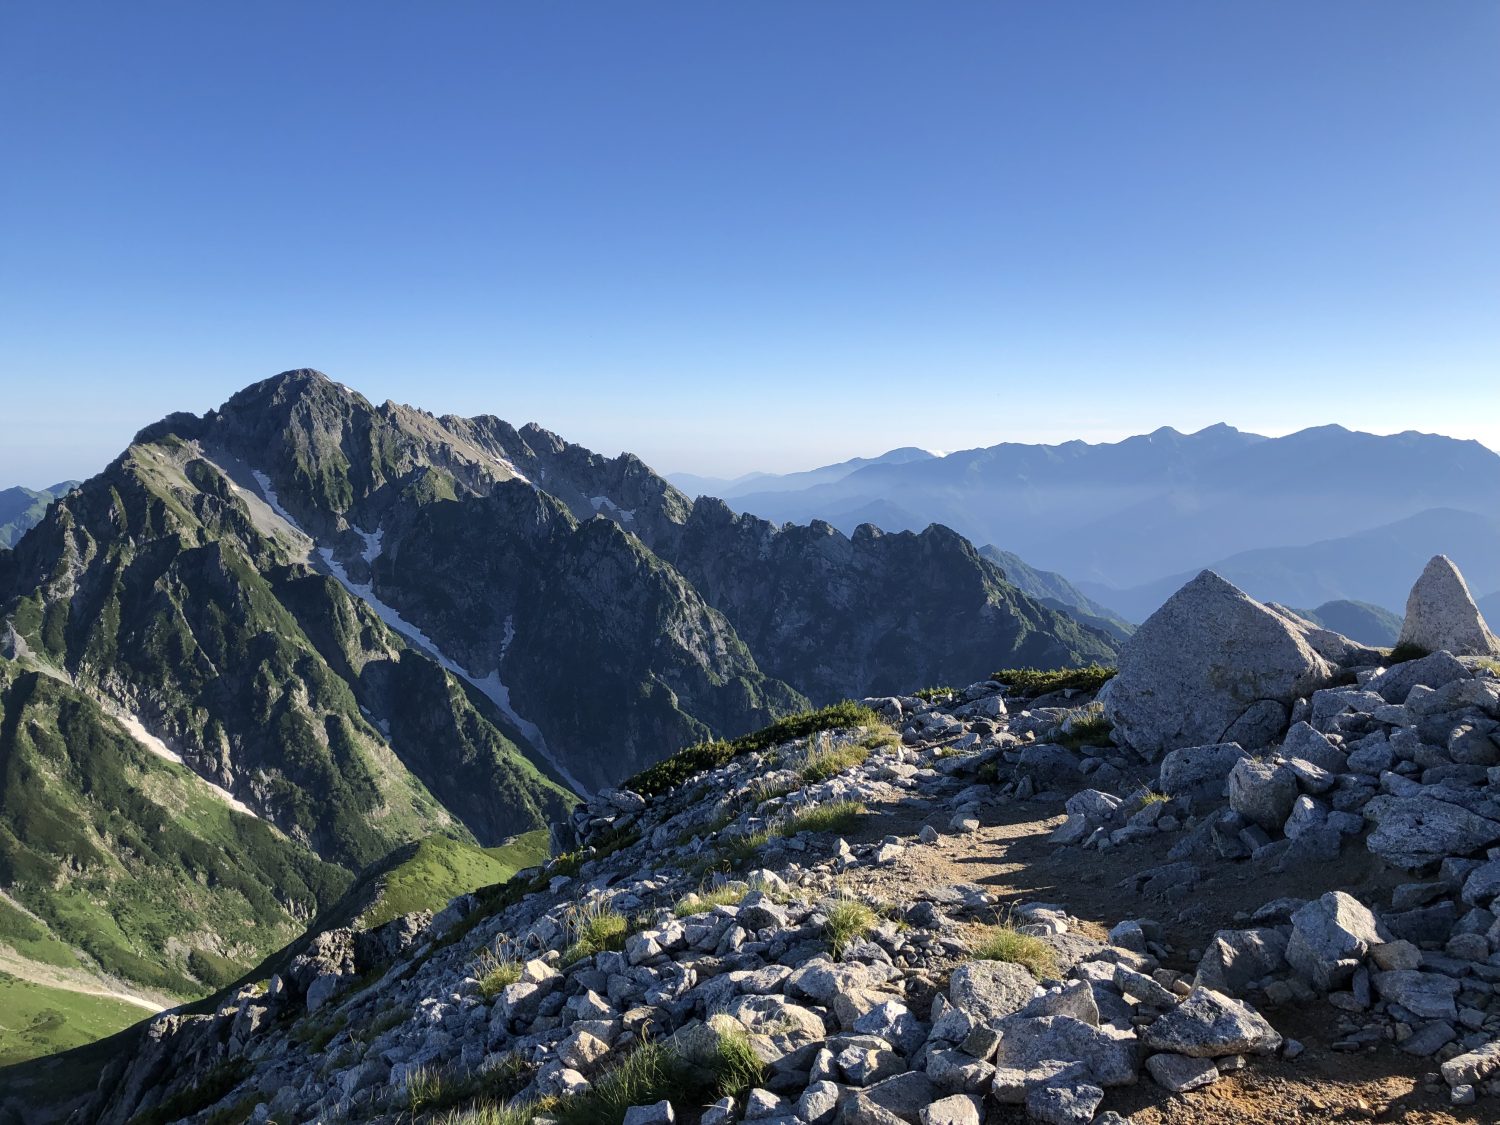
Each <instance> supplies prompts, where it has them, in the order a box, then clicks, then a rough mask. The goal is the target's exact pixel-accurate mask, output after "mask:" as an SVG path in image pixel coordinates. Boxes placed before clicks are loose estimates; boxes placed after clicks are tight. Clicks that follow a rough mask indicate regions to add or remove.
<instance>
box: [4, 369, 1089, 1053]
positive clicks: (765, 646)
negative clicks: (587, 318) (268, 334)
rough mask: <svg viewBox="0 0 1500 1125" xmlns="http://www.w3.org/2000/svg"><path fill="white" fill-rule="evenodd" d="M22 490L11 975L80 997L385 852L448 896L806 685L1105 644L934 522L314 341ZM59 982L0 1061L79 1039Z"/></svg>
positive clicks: (11, 637)
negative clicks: (606, 431)
mask: <svg viewBox="0 0 1500 1125" xmlns="http://www.w3.org/2000/svg"><path fill="white" fill-rule="evenodd" d="M26 499H27V502H28V504H30V505H31V507H32V508H36V507H37V504H36V503H35V500H36V498H35V496H33V495H32V494H27V497H26ZM28 511H30V509H28ZM33 516H34V517H36V518H35V525H34V526H31V527H30V529H29V530H28V531H27V532H26V533H25V534H24V535H23V536H22V537H21V538H20V540H19V541H18V542H17V543H16V544H15V547H14V549H7V548H4V547H0V894H3V896H4V897H3V898H0V972H6V973H8V974H10V975H9V976H7V977H6V978H3V979H0V989H5V990H12V992H9V993H7V995H12V994H16V993H19V992H20V991H21V990H22V989H23V986H24V985H27V984H32V985H35V986H36V987H37V988H44V987H45V988H47V989H54V990H55V988H57V987H60V986H61V985H63V984H68V985H73V986H76V989H75V990H74V991H75V996H74V997H66V998H62V999H66V1000H68V1001H69V1002H70V1003H72V1002H76V997H77V996H81V995H86V994H89V993H91V992H92V991H97V990H102V991H105V992H108V993H111V994H124V995H127V996H129V997H130V998H131V999H132V1000H133V1001H135V1002H137V1003H138V1004H146V1005H148V1006H152V1007H154V1008H158V1009H159V1008H160V1007H162V1006H164V1005H172V1004H175V1003H179V1002H181V1001H183V1000H186V999H191V998H195V997H200V996H203V995H206V994H208V993H210V992H212V991H213V990H215V989H217V988H219V987H221V986H222V985H223V984H224V983H226V982H227V981H233V980H235V979H237V978H238V977H240V976H241V975H242V974H244V973H245V972H247V971H249V970H251V969H252V968H253V967H254V966H256V965H257V964H258V963H259V962H260V961H261V959H262V958H264V957H266V956H268V955H270V954H271V953H273V952H275V951H276V950H277V949H279V948H280V947H281V946H283V945H284V944H285V943H286V942H287V941H288V940H290V939H291V938H292V937H294V936H295V935H296V934H297V933H299V932H300V931H301V929H302V928H303V927H304V926H306V925H307V924H309V923H310V922H311V921H312V920H313V919H315V918H329V917H333V916H334V915H336V914H339V913H345V914H348V913H350V912H351V911H352V912H353V913H354V914H358V913H360V912H361V910H363V907H362V906H361V907H360V909H355V908H354V906H353V905H351V904H350V903H348V902H346V901H345V896H346V894H347V893H350V888H354V889H355V890H356V891H358V890H360V889H362V888H371V887H374V886H375V882H376V881H378V880H379V879H381V878H384V877H385V876H386V875H387V874H388V873H391V872H393V871H394V872H395V874H394V875H392V876H391V877H392V878H393V879H394V880H395V881H396V882H397V883H399V884H400V885H402V886H404V887H407V888H426V889H427V891H428V899H427V902H426V903H425V905H430V906H441V905H442V903H443V902H445V901H446V900H447V898H448V897H451V895H452V894H453V893H456V892H457V891H458V890H463V889H468V888H469V887H472V886H478V885H480V884H481V883H482V882H492V881H494V879H496V878H499V877H500V874H499V872H500V871H501V870H506V871H508V870H514V869H515V867H517V866H525V865H526V864H525V863H516V862H514V861H515V859H516V858H517V855H518V849H517V845H516V843H515V841H516V840H518V839H535V838H536V836H537V834H543V835H544V834H545V833H546V830H547V827H548V825H549V824H550V823H552V822H553V821H555V820H558V819H560V818H562V817H564V816H565V815H566V814H567V811H568V809H569V808H570V807H571V806H572V803H573V802H574V801H575V800H576V799H577V797H578V795H579V794H587V793H590V792H593V791H595V790H598V789H600V788H604V787H608V786H610V785H613V784H615V783H617V782H619V781H620V780H621V779H622V778H624V777H626V776H628V775H630V774H632V773H635V772H637V771H639V770H641V769H644V768H646V767H648V766H650V765H651V764H652V763H654V762H656V761H658V760H659V759H661V758H663V757H665V756H666V755H669V754H671V753H672V752H674V751H676V750H678V749H681V748H682V747H684V746H688V745H693V744H696V743H700V742H705V741H711V740H713V739H717V738H726V737H735V736H738V735H743V734H744V733H746V732H747V731H752V730H755V729H758V728H760V727H763V726H765V725H766V724H767V723H769V722H771V721H773V720H774V719H775V718H777V717H778V716H781V715H785V714H788V713H793V712H797V711H799V710H802V709H804V708H806V707H807V706H808V705H809V703H810V702H811V703H817V704H821V703H832V702H834V701H837V700H840V699H845V698H848V697H851V696H852V697H859V696H863V695H867V694H872V693H881V694H885V693H890V692H893V691H903V690H909V689H910V688H912V687H913V686H916V685H921V684H932V683H946V682H956V681H958V680H960V679H967V678H969V677H971V676H972V675H973V674H974V673H973V672H971V669H975V668H977V669H980V670H987V669H993V668H997V667H1006V666H1012V665H1022V664H1029V665H1037V666H1040V667H1057V666H1062V665H1070V664H1078V663H1086V662H1088V661H1091V660H1109V659H1112V658H1113V655H1114V653H1115V652H1116V641H1115V638H1114V637H1113V636H1111V635H1110V634H1108V633H1107V632H1103V631H1096V630H1093V629H1091V628H1088V627H1086V626H1083V625H1080V624H1079V623H1078V622H1076V621H1074V620H1073V619H1072V618H1070V617H1068V616H1066V615H1065V614H1062V613H1059V612H1057V611H1056V610H1054V609H1052V608H1049V607H1048V606H1046V605H1043V604H1041V603H1040V602H1038V601H1036V600H1035V599H1032V598H1030V597H1028V596H1027V595H1025V594H1024V593H1022V592H1021V591H1020V590H1018V589H1017V588H1016V587H1015V586H1013V585H1011V584H1010V583H1009V582H1007V581H1006V579H1005V575H1004V573H1003V572H1002V571H1001V570H1000V569H999V568H998V567H996V566H994V565H993V564H991V563H989V562H987V561H985V560H984V559H982V558H980V557H979V555H978V554H977V553H976V551H975V550H974V548H973V546H972V545H971V544H969V543H968V542H967V541H965V540H963V539H962V538H960V537H959V536H957V535H955V534H954V533H952V532H951V531H948V530H946V529H944V528H941V527H932V528H929V529H927V530H926V531H924V532H922V533H920V534H913V533H904V534H900V535H883V534H881V533H879V532H877V531H875V530H874V529H873V528H866V529H863V530H861V531H858V532H856V534H854V535H853V536H852V537H850V536H845V535H842V534H840V533H838V532H835V531H834V530H833V529H832V528H830V527H828V526H827V525H813V526H806V527H797V526H790V525H788V526H774V525H771V524H769V523H766V522H765V521H762V520H757V519H755V518H753V517H747V516H736V515H734V514H733V513H731V512H729V511H728V510H727V509H726V508H724V507H723V505H721V504H717V503H715V502H699V503H693V502H692V501H689V500H688V499H687V498H686V497H685V496H683V495H682V494H681V493H680V492H678V491H677V490H676V489H674V488H673V487H672V486H671V485H669V484H668V483H667V482H666V481H665V480H663V479H662V478H660V477H658V476H657V475H656V474H655V473H653V472H652V471H651V470H650V469H649V468H647V467H646V466H645V465H644V464H642V463H641V462H640V461H639V460H638V459H637V458H635V457H632V456H630V455H628V454H626V455H622V456H620V457H617V458H604V457H600V456H598V455H596V454H593V453H591V452H590V451H588V450H586V449H583V448H582V447H579V446H576V445H571V444H569V443H568V442H566V441H564V440H563V439H561V438H559V437H558V436H556V435H555V434H551V433H548V432H547V431H545V430H543V429H541V428H540V427H537V426H534V425H532V426H525V427H522V428H521V429H516V428H514V427H512V426H510V425H509V424H507V423H505V422H503V421H501V420H499V419H497V418H493V417H482V418H474V419H466V418H457V417H452V416H447V417H442V418H439V417H435V416H434V415H432V414H429V413H426V412H424V411H421V410H417V409H414V408H412V407H407V406H400V405H397V404H395V403H385V404H383V405H380V406H376V405H374V404H372V403H370V402H369V401H368V400H366V399H364V398H363V397H362V396H360V395H358V394H357V393H355V392H354V391H351V390H349V389H348V388H347V387H344V386H342V385H340V384H338V383H335V382H333V381H332V380H330V379H328V378H326V377H325V376H323V375H320V374H318V373H317V372H312V371H294V372H286V373H283V374H282V375H279V376H277V377H275V378H272V379H268V380H265V381H263V382H261V383H257V384H255V385H254V386H252V387H249V388H246V389H245V390H244V391H242V392H240V393H239V394H236V395H235V396H233V397H232V398H231V399H230V400H229V401H228V402H226V403H225V404H224V405H223V406H222V407H221V408H220V409H219V410H217V411H212V412H210V413H209V414H207V415H206V416H203V417H198V416H194V415H187V414H175V415H171V416H169V417H168V418H165V419H163V420H162V421H161V422H159V423H157V424H155V425H153V426H151V427H148V429H147V430H146V431H144V432H142V433H141V434H139V435H138V436H137V440H136V441H135V442H134V443H133V444H132V445H131V446H130V447H129V448H128V449H127V450H126V451H125V452H124V453H122V454H121V455H120V457H119V458H117V459H116V460H115V461H114V462H113V463H112V464H110V465H109V466H108V467H107V468H106V469H105V470H104V471H103V472H102V473H100V474H99V475H98V476H96V477H94V478H92V479H91V480H89V481H86V482H84V483H83V484H81V485H79V486H78V487H76V488H73V489H71V490H68V491H67V492H66V494H65V495H62V496H60V497H57V498H55V499H53V501H52V502H51V503H50V504H48V505H43V506H41V508H40V510H39V511H31V513H30V516H28V518H31V517H33ZM422 843H425V844H426V847H425V848H422V847H419V844H422ZM496 850H499V851H500V852H501V853H502V854H501V855H499V856H495V855H490V854H488V853H490V852H492V851H496ZM237 860H238V861H241V863H242V870H239V871H235V862H236V861H237ZM526 862H529V860H527V861H526ZM413 864H415V868H413ZM397 869H400V870H397ZM414 870H420V872H421V875H420V877H418V876H417V875H415V874H414V873H413V872H414ZM287 871H290V872H292V873H293V874H290V875H285V876H284V877H283V875H281V874H278V872H287ZM466 880H476V881H468V882H466ZM403 901H404V902H406V903H407V904H408V909H412V908H416V907H417V906H421V905H424V903H423V902H422V901H421V899H420V897H418V896H415V895H414V893H413V894H412V895H405V896H403ZM78 990H85V991H78ZM32 999H33V1000H35V998H34V997H33V998H32ZM58 999H59V998H57V997H56V996H53V994H52V992H49V993H48V999H47V1000H46V1002H45V1003H43V1002H42V1001H40V1000H37V1001H36V1002H35V1003H32V1001H31V1000H28V1010H30V1008H35V1009H37V1010H36V1011H35V1012H34V1013H33V1014H32V1015H29V1016H27V1017H26V1018H25V1019H19V1018H18V1019H15V1020H13V1021H0V1060H8V1059H11V1058H14V1057H16V1053H17V1052H18V1051H19V1050H20V1049H21V1047H20V1046H19V1045H18V1040H24V1041H25V1043H26V1044H27V1046H26V1049H27V1050H29V1051H31V1052H33V1053H39V1052H41V1051H42V1050H44V1049H45V1047H46V1046H47V1045H48V1044H49V1043H53V1044H58V1043H68V1044H70V1045H71V1043H73V1042H75V1041H76V1039H77V1036H75V1035H73V1034H72V1033H71V1032H67V1031H66V1029H64V1033H59V1034H57V1035H54V1031H55V1030H56V1028H57V1025H58V1023H59V1021H60V1020H61V1021H66V1020H67V1019H72V1018H73V1017H69V1016H66V1015H65V1013H64V1012H63V1007H62V1006H60V1005H59V1003H54V1002H53V1001H54V1000H58ZM49 1013H53V1014H51V1015H49ZM134 1014H135V1012H134V1011H133V1010H131V1011H126V1012H125V1013H123V1014H122V1013H121V1012H119V1011H118V1010H111V1012H110V1013H109V1017H110V1019H111V1020H113V1021H114V1022H113V1024H112V1025H111V1026H116V1027H117V1026H119V1025H120V1024H119V1021H120V1020H122V1019H124V1018H126V1017H127V1016H130V1015H134ZM101 1018H102V1017H101ZM74 1022H75V1023H80V1022H81V1021H79V1020H74ZM90 1026H91V1027H94V1028H95V1030H96V1032H97V1030H98V1029H99V1028H100V1027H102V1026H103V1025H101V1024H98V1022H97V1021H95V1022H92V1023H90Z"/></svg>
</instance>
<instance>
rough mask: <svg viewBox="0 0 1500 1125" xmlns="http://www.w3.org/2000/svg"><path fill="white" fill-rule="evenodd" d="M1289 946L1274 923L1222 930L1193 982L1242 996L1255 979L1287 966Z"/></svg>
mask: <svg viewBox="0 0 1500 1125" xmlns="http://www.w3.org/2000/svg"><path fill="white" fill-rule="evenodd" d="M1286 947H1287V939H1286V935H1285V934H1283V933H1282V932H1281V931H1280V930H1277V929H1275V928H1273V927H1270V926H1266V927H1261V928H1257V929H1252V930H1220V931H1219V932H1218V933H1216V934H1214V936H1213V939H1212V940H1211V941H1210V942H1209V943H1208V949H1207V950H1205V951H1204V954H1203V957H1202V959H1200V960H1199V962H1198V973H1197V976H1195V977H1194V978H1193V983H1194V984H1198V985H1202V986H1203V987H1204V988H1211V989H1213V990H1215V991H1216V992H1223V993H1225V994H1226V995H1229V996H1238V995H1239V994H1240V993H1242V992H1244V991H1245V989H1246V988H1248V987H1249V985H1250V984H1251V983H1252V982H1254V981H1258V980H1260V979H1261V978H1262V977H1266V976H1270V975H1271V974H1272V973H1278V972H1280V971H1281V970H1282V969H1284V968H1286V964H1287V961H1286Z"/></svg>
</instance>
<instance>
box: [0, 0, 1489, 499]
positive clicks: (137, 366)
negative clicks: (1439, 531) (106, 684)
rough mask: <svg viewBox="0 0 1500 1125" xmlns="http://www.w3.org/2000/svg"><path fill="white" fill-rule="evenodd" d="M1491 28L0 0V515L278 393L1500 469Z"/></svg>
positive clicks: (903, 11)
mask: <svg viewBox="0 0 1500 1125" xmlns="http://www.w3.org/2000/svg"><path fill="white" fill-rule="evenodd" d="M1497 60H1500V4H1496V3H1494V2H1492V0H1470V2H1465V0H1451V2H1444V3H1437V4H1428V3H1411V2H1409V0H1394V2H1392V0H1346V2H1340V0H1318V2H1316V3H1307V2H1305V0H1284V2H1280V0H1222V2H1219V0H1216V2H1208V0H1181V2H1177V3H1151V2H1143V0H1132V2H1128V3H1124V2H1121V3H1116V2H1110V0H1094V2H1090V3H1069V2H1058V0H1045V2H1041V0H1038V2H1030V3H1023V2H1016V0H1008V2H988V0H987V2H984V3H967V2H962V0H949V2H944V3H937V4H934V3H920V2H917V0H909V2H902V3H882V2H875V0H849V2H833V0H821V2H818V3H805V2H800V0H799V2H790V0H788V2H777V0H755V2H750V0H737V2H730V0H725V2H717V3H709V2H706V0H683V2H680V3H662V2H655V0H632V2H630V3H617V2H603V0H600V2H596V3H587V2H581V0H567V2H563V0H556V2H550V3H543V2H498V0H492V2H485V3H475V4H462V3H451V2H442V3H432V4H415V3H413V4H404V3H394V2H392V3H385V2H378V0H360V2H350V3H331V2H308V0H298V2H296V3H284V4H279V3H272V2H268V0H257V2H255V3H239V4H225V3H202V2H200V0H192V2H183V3H176V4H167V3H154V2H151V0H139V2H134V3H129V4H122V3H115V2H113V0H111V2H109V3H94V4H90V3H82V2H69V3H55V2H53V0H36V2H33V0H4V3H0V97H3V108H0V223H3V228H0V486H3V485H5V484H10V483H29V484H33V485H39V484H46V483H50V482H51V481H52V480H53V479H55V478H60V477H64V476H84V475H88V474H90V473H92V472H94V471H96V470H97V469H98V468H100V467H101V466H102V465H103V464H104V463H105V462H106V461H107V460H108V458H110V457H111V456H113V455H114V454H115V453H116V452H118V451H119V450H120V449H121V448H123V446H124V444H125V443H126V442H127V441H128V439H129V437H130V435H131V434H132V433H133V432H134V431H135V429H137V428H138V427H139V426H141V425H143V424H145V423H147V422H149V421H152V420H154V419H155V418H157V417H159V416H161V415H162V414H165V413H167V412H168V411H171V410H177V409H187V410H193V411H202V410H205V409H207V408H209V407H211V406H213V405H216V404H217V403H219V402H220V401H222V400H223V399H224V398H225V397H227V395H228V394H229V393H231V392H232V391H233V390H235V389H236V388H238V387H240V386H243V385H245V384H247V383H250V382H253V381H255V380H257V379H260V378H264V377H265V376H267V375H270V374H273V373H275V372H277V371H280V370H283V369H285V368H289V367H298V366H313V367H318V368H320V369H322V370H324V371H327V372H328V373H329V374H331V375H332V376H334V377H335V378H337V379H340V380H341V381H343V382H346V383H348V384H350V385H351V386H354V387H356V388H358V389H360V390H362V391H363V392H364V393H366V394H367V395H368V396H369V397H371V398H372V399H375V400H376V401H381V400H384V399H386V398H395V399H398V400H402V401H408V402H413V403H416V404H417V405H421V406H425V407H427V408H430V409H434V410H437V411H439V412H443V411H455V412H460V413H480V412H488V413H494V414H498V415H500V416H501V417H504V418H507V419H508V420H510V421H512V422H515V423H517V424H520V423H522V422H525V421H538V422H540V423H542V424H543V425H546V426H547V427H549V428H550V429H554V430H556V431H558V432H559V433H562V434H563V435H564V436H566V437H568V438H570V439H572V440H575V441H580V442H583V443H584V444H587V445H589V446H592V447H594V448H596V449H599V450H601V451H604V452H615V451H617V450H619V449H621V448H628V449H632V450H634V451H636V452H638V453H640V454H641V455H642V456H644V457H645V458H646V459H647V460H648V461H649V462H650V463H652V464H653V465H655V466H656V467H657V468H659V469H662V470H691V471H697V472H704V473H714V474H724V475H730V474H735V473H739V472H743V471H746V470H749V469H752V468H759V469H792V468H802V467H807V466H811V465H815V464H821V463H825V462H829V461H834V460H840V459H843V458H845V457H848V456H852V455H856V454H874V453H877V452H880V451H881V450H884V449H887V448H890V447H892V446H897V445H922V446H927V447H932V448H940V449H954V448H964V447H972V446H977V445H989V444H993V443H995V442H998V441H1004V440H1011V441H1053V440H1062V439H1067V438H1072V437H1083V438H1085V439H1087V440H1104V439H1112V438H1116V437H1120V436H1123V435H1125V434H1128V433H1132V432H1142V431H1148V430H1151V429H1155V428H1156V427H1157V426H1160V425H1164V424H1170V425H1174V426H1176V427H1177V428H1179V429H1183V430H1192V429H1197V428H1199V427H1201V426H1203V425H1206V424H1209V423H1211V422H1216V421H1221V420H1222V421H1227V422H1230V423H1232V424H1234V425H1237V426H1240V427H1241V428H1244V429H1251V430H1257V431H1259V432H1263V433H1283V432H1287V431H1290V430H1294V429H1299V428H1302V427H1303V426H1306V425H1312V424H1320V423H1325V422H1340V423H1342V424H1344V425H1347V426H1351V427H1354V428H1360V429H1369V430H1374V431H1377V432H1389V431H1393V430H1401V429H1407V428H1414V429H1422V430H1429V431H1437V432H1443V433H1449V434H1454V435H1457V436H1463V437H1477V438H1479V439H1480V440H1482V441H1485V442H1486V443H1487V444H1489V445H1490V446H1492V447H1500V63H1497Z"/></svg>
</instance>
